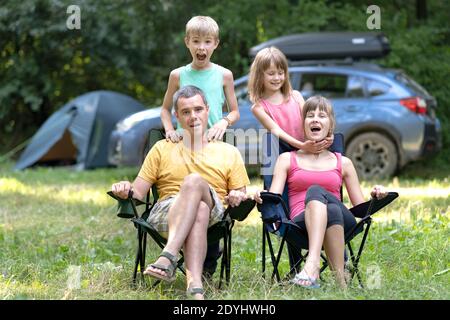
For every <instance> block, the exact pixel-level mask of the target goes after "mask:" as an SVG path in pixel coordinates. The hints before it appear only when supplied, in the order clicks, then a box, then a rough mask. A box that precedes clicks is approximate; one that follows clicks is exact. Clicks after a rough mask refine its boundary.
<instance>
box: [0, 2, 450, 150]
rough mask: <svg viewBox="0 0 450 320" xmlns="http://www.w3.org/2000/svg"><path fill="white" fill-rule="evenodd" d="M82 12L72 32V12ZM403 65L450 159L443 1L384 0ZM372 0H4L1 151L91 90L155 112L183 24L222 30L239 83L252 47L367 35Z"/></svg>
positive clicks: (225, 61)
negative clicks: (433, 116) (209, 24)
mask: <svg viewBox="0 0 450 320" xmlns="http://www.w3.org/2000/svg"><path fill="white" fill-rule="evenodd" d="M71 4H76V5H78V6H79V7H80V9H81V29H80V30H68V29H67V27H66V20H67V18H68V17H69V14H68V13H67V12H66V10H67V7H68V6H69V5H71ZM377 5H378V6H379V7H380V8H381V30H373V31H381V32H384V33H385V34H386V36H387V37H388V39H389V40H390V43H391V47H392V52H391V53H390V55H389V56H387V57H386V58H384V59H383V60H380V61H377V62H378V63H381V64H382V65H384V66H387V67H394V68H401V69H403V70H404V71H405V72H406V73H407V74H409V75H410V76H412V77H413V78H414V79H415V80H416V81H418V82H419V83H420V84H421V85H423V86H424V87H425V88H426V89H427V90H428V91H429V92H430V93H431V94H432V95H433V96H435V97H436V98H437V100H438V117H439V118H440V120H441V121H442V124H443V131H444V152H443V153H441V156H440V157H441V158H442V159H448V158H449V157H450V152H449V151H445V149H446V150H449V149H450V133H449V131H450V107H449V104H450V102H449V101H450V85H449V81H448V76H449V75H450V24H449V20H448V12H449V11H450V10H449V9H450V5H449V4H448V2H447V1H440V0H416V1H409V0H395V1H387V0H386V1H382V0H380V1H377ZM367 6H368V5H367V2H366V1H357V0H353V1H343V0H342V1H326V0H277V1H273V0H245V1H242V0H228V1H225V2H224V1H213V0H202V1H200V0H198V1H197V0H191V1H183V0H121V1H110V0H96V1H93V0H78V1H71V0H70V1H67V0H24V1H22V2H19V1H16V0H3V1H2V4H1V7H0V154H1V153H4V152H6V151H8V150H10V149H11V148H13V147H15V146H17V145H18V144H20V143H21V142H23V141H24V140H26V139H27V138H29V137H31V136H32V134H33V133H34V132H35V131H36V129H37V128H39V126H40V125H41V124H42V123H43V122H44V121H45V120H46V119H47V118H48V117H49V116H50V115H51V114H52V113H53V112H54V111H55V110H57V109H58V108H59V107H60V106H61V105H62V104H64V103H66V102H67V101H68V100H70V99H72V98H74V97H76V96H78V95H80V94H83V93H85V92H88V91H92V90H101V89H106V90H114V91H119V92H122V93H125V94H128V95H130V96H132V97H134V98H136V99H138V100H139V101H141V102H142V103H144V104H145V105H148V106H149V107H151V106H158V105H159V104H160V103H161V101H162V98H163V95H164V91H165V88H166V84H167V79H168V75H169V72H170V70H172V69H173V68H175V67H178V66H181V65H183V64H187V63H189V62H190V56H189V53H188V51H187V50H186V48H185V46H184V42H183V37H184V28H185V24H186V22H187V21H188V20H189V18H191V17H192V16H194V15H210V16H212V17H213V18H214V19H215V20H216V21H217V22H218V24H219V27H220V41H221V42H220V45H219V48H218V49H217V50H216V52H215V53H214V56H213V58H212V60H213V61H214V62H216V63H218V64H221V65H223V66H226V67H227V68H229V69H231V70H232V71H233V73H234V77H235V79H236V78H238V77H240V76H242V75H244V74H245V73H247V71H248V68H249V65H250V63H251V61H250V60H249V58H248V50H249V49H250V47H252V46H254V45H257V44H258V43H260V42H262V41H266V40H268V39H270V38H273V37H278V36H282V35H287V34H291V33H301V32H311V31H343V30H347V31H370V30H368V29H367V26H366V21H367V18H368V17H369V14H367V13H366V10H367Z"/></svg>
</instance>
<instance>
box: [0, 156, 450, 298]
mask: <svg viewBox="0 0 450 320" xmlns="http://www.w3.org/2000/svg"><path fill="white" fill-rule="evenodd" d="M11 168H12V163H3V164H0V299H184V298H185V295H184V290H185V288H184V285H185V282H184V277H182V276H181V274H180V273H179V274H178V277H177V280H176V281H175V282H174V283H173V284H170V285H169V284H162V285H159V286H157V287H155V288H153V289H151V288H149V287H146V286H144V285H139V286H138V287H137V288H136V287H133V286H132V285H131V276H132V269H133V265H134V255H135V246H136V233H135V229H134V227H133V225H132V223H131V222H129V221H127V220H124V219H120V218H118V217H116V216H115V212H114V211H115V202H114V201H113V200H112V199H110V198H109V197H108V196H107V195H106V194H105V192H106V191H107V190H108V189H109V188H110V186H111V184H112V183H113V182H115V181H118V180H120V179H133V178H134V176H135V174H136V172H137V169H136V168H124V169H101V170H95V171H85V172H74V171H71V170H69V169H63V168H58V169H52V168H39V169H34V170H26V171H23V172H13V171H12V170H11ZM411 170H413V171H414V168H413V169H410V171H411ZM436 172H437V171H434V173H435V174H434V173H433V172H432V173H429V174H427V175H426V176H423V177H421V176H420V175H418V178H417V177H416V178H412V177H411V175H408V174H405V175H404V176H400V177H399V178H394V179H391V180H389V181H373V182H370V183H366V182H364V183H363V188H364V191H365V194H366V195H367V194H368V192H369V188H370V187H371V186H372V185H373V184H374V183H382V184H384V185H385V186H387V187H388V188H389V189H390V190H394V191H397V192H399V194H400V198H399V199H397V200H396V201H395V202H394V203H393V204H391V205H390V206H389V207H387V208H386V209H385V210H383V211H381V212H380V213H379V214H377V215H376V216H375V218H374V221H375V222H374V224H373V226H372V229H371V232H370V234H369V238H368V242H367V245H366V249H365V252H364V254H363V256H362V259H361V262H360V270H361V271H362V274H363V279H364V282H365V284H366V285H365V289H360V288H359V287H358V286H357V281H353V283H352V286H351V287H350V288H349V289H348V290H346V291H342V290H339V289H338V288H336V287H335V286H334V285H333V282H332V281H331V279H330V276H331V275H330V272H329V271H326V272H325V273H324V275H323V276H324V280H325V281H324V282H322V288H321V289H319V290H305V289H302V288H298V287H293V286H291V285H289V284H281V285H280V284H274V283H272V282H271V281H270V280H269V278H270V277H269V274H267V275H266V278H264V277H263V275H262V273H261V221H260V218H259V215H258V212H257V211H256V210H254V211H253V212H252V213H251V215H250V216H249V217H248V219H247V220H245V221H244V222H238V223H236V225H235V227H234V229H233V243H232V246H233V247H232V270H231V284H230V286H229V287H227V288H225V289H222V290H218V289H216V287H215V286H216V284H217V282H218V273H219V272H216V274H215V277H214V279H213V281H212V282H211V283H208V284H206V288H207V298H209V299H449V298H450V272H449V271H450V250H449V248H450V246H449V244H450V243H449V238H450V237H449V236H450V231H449V230H450V229H449V212H450V197H449V196H450V181H449V179H450V178H449V175H448V171H446V172H447V173H444V174H443V173H442V172H439V173H436ZM433 174H434V175H433ZM260 185H261V181H260V180H259V179H258V178H254V179H252V185H251V187H250V189H252V190H253V189H255V188H257V187H259V186H260ZM347 203H348V202H347ZM359 239H360V237H358V238H357V239H356V240H355V241H356V242H359ZM159 252H160V251H159V249H157V248H156V247H155V246H154V245H153V244H152V245H150V246H149V248H148V250H147V262H153V260H154V259H155V258H156V257H157V255H158V254H159ZM283 261H284V262H283V264H282V266H281V268H282V269H283V270H285V271H287V267H288V264H287V259H286V257H285V258H284V259H283ZM269 265H270V262H269V259H267V266H268V267H269ZM269 270H270V268H269Z"/></svg>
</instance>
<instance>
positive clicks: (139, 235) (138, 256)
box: [133, 226, 142, 284]
mask: <svg viewBox="0 0 450 320" xmlns="http://www.w3.org/2000/svg"><path fill="white" fill-rule="evenodd" d="M137 229H138V230H137V239H138V247H137V252H136V260H135V263H134V272H133V284H136V278H137V271H138V267H139V265H140V264H141V260H142V230H141V227H140V226H138V227H137ZM141 272H142V270H141Z"/></svg>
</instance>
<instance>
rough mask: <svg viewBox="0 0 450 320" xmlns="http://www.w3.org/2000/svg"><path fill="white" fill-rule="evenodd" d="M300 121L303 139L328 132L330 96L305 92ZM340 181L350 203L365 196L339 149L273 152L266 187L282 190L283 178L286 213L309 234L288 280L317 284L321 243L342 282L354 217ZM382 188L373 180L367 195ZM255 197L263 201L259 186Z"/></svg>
mask: <svg viewBox="0 0 450 320" xmlns="http://www.w3.org/2000/svg"><path fill="white" fill-rule="evenodd" d="M302 124H303V125H304V134H305V139H306V141H316V142H317V141H323V140H324V139H325V138H326V137H330V136H331V135H332V133H333V131H334V127H335V119H334V113H333V109H332V106H331V104H330V102H329V101H328V100H327V99H326V98H323V97H320V96H314V97H311V98H309V99H308V100H307V101H306V102H305V105H304V107H303V119H302ZM343 182H344V183H345V186H346V189H347V193H348V195H349V198H350V201H351V202H352V205H353V206H355V205H358V204H360V203H362V202H364V196H363V192H362V190H361V186H360V184H359V180H358V176H357V174H356V170H355V168H354V166H353V163H352V161H351V160H350V159H349V158H347V157H344V156H342V155H341V154H340V153H332V152H330V151H328V150H326V149H325V150H322V151H321V152H318V153H312V152H308V151H305V150H299V151H291V152H286V153H283V154H281V155H280V156H279V157H278V160H277V164H276V166H275V171H274V177H273V181H272V184H271V186H270V192H274V193H280V194H281V193H282V192H283V189H284V186H285V184H286V183H287V185H288V191H289V207H290V219H291V220H292V221H293V222H295V223H296V224H297V225H299V226H300V228H302V229H304V230H305V231H306V232H307V234H308V247H309V248H308V249H309V254H308V257H307V259H306V263H305V265H304V267H303V270H302V271H301V272H299V273H298V274H296V275H295V277H294V278H293V279H292V280H291V281H292V282H293V283H295V284H297V285H300V286H302V287H307V288H317V287H319V284H318V278H319V272H320V252H321V250H322V247H323V248H324V249H325V253H326V255H327V258H328V261H329V263H330V267H331V269H332V270H333V271H334V272H335V274H336V280H337V282H338V284H339V285H340V286H342V287H345V286H346V282H345V276H344V254H343V252H344V249H345V242H344V234H345V232H346V231H348V230H349V229H350V228H352V227H353V226H354V225H355V223H356V221H355V218H354V217H353V215H352V213H351V212H350V211H349V210H348V209H347V208H346V207H345V206H344V205H343V203H342V199H341V186H342V183H343ZM386 194H387V192H386V191H385V190H384V188H383V187H382V186H375V187H374V188H373V189H372V191H371V196H372V197H377V198H381V197H384V196H386ZM255 199H256V201H257V202H259V203H262V199H261V197H260V196H259V192H257V194H256V196H255Z"/></svg>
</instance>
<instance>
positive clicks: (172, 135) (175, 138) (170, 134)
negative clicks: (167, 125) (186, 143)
mask: <svg viewBox="0 0 450 320" xmlns="http://www.w3.org/2000/svg"><path fill="white" fill-rule="evenodd" d="M181 139H183V136H182V135H181V134H180V133H179V132H177V131H176V130H170V131H167V132H166V141H171V142H173V143H178V142H179V141H180V140H181Z"/></svg>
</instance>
